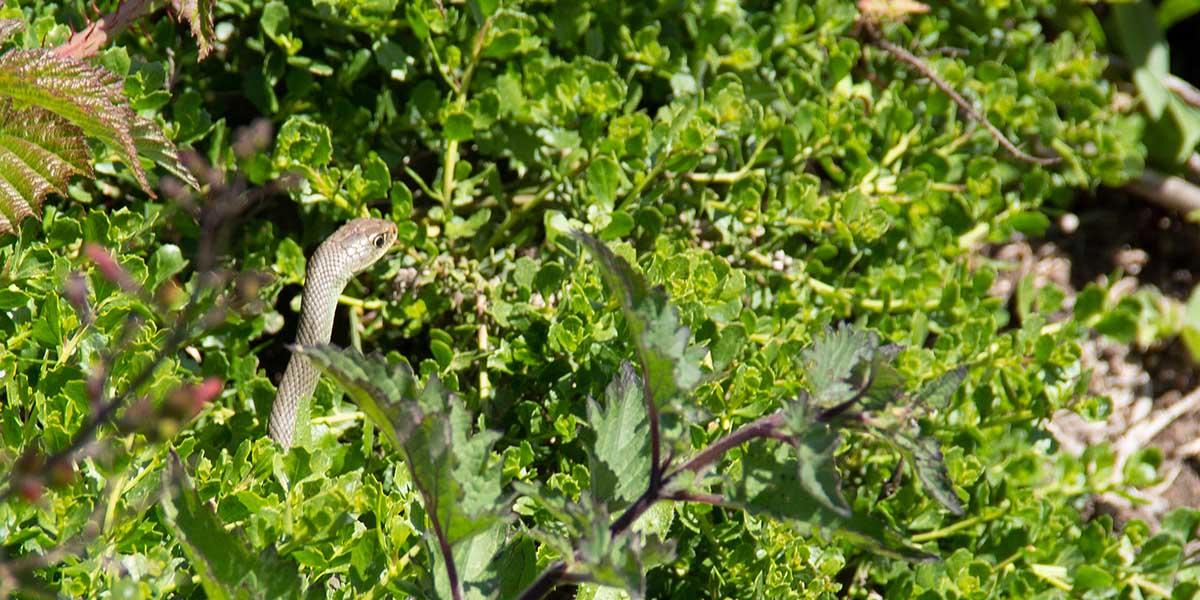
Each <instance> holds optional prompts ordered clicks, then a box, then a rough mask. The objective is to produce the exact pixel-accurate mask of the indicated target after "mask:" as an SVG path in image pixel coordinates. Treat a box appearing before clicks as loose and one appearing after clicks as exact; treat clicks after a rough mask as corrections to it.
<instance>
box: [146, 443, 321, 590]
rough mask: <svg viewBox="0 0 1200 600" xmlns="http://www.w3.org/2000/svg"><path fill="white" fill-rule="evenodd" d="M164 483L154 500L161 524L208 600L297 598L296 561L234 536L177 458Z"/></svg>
mask: <svg viewBox="0 0 1200 600" xmlns="http://www.w3.org/2000/svg"><path fill="white" fill-rule="evenodd" d="M164 479H165V481H164V483H165V485H166V488H167V492H166V493H164V494H163V495H162V497H161V499H160V501H159V508H160V510H161V514H162V521H163V522H164V523H165V524H166V525H167V527H168V529H170V530H171V532H172V533H174V535H175V538H176V539H177V540H179V544H180V546H181V547H182V548H183V551H184V554H185V555H187V557H188V562H189V564H190V566H191V567H192V568H193V569H194V570H195V571H196V574H197V575H198V576H199V578H200V585H201V587H203V588H204V593H205V595H206V596H208V597H209V598H216V599H224V598H239V599H240V598H255V597H268V598H294V597H298V596H299V594H300V577H299V574H298V572H297V568H296V565H295V563H293V562H292V561H291V560H287V559H282V558H280V557H278V556H277V555H275V554H274V551H273V550H268V551H267V552H266V553H264V554H261V555H260V554H257V553H255V552H254V551H253V550H252V549H251V547H250V545H249V544H248V543H247V542H246V541H245V540H244V539H242V538H241V537H240V536H239V535H238V534H237V533H235V532H232V531H227V530H226V529H225V524H224V523H222V522H221V519H220V518H219V517H218V516H217V515H216V514H215V513H214V512H213V510H212V509H211V508H209V507H208V506H206V505H205V504H204V502H203V501H202V500H201V499H200V496H199V494H197V492H196V487H195V485H194V484H193V483H192V481H191V478H190V477H188V475H187V473H186V472H185V471H184V468H183V464H182V463H181V462H180V460H179V457H178V455H176V454H175V453H174V452H172V453H171V458H170V461H169V463H168V466H167V469H166V472H165V473H164Z"/></svg>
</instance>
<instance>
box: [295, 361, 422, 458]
mask: <svg viewBox="0 0 1200 600" xmlns="http://www.w3.org/2000/svg"><path fill="white" fill-rule="evenodd" d="M295 351H297V352H300V353H301V354H303V355H304V356H307V357H308V359H309V360H310V361H312V363H313V364H314V365H316V366H317V368H318V369H320V370H321V371H322V372H323V373H325V374H327V375H329V376H331V377H333V379H334V380H335V381H337V383H338V385H340V386H341V387H342V389H343V390H345V391H346V393H347V394H350V397H351V398H353V399H354V402H355V403H356V404H358V407H359V408H361V409H362V411H363V412H364V413H366V415H367V417H368V418H370V419H371V422H372V423H374V424H375V426H376V427H378V428H379V430H380V431H382V432H383V434H384V438H385V439H386V440H387V441H388V443H390V444H391V445H392V447H393V448H395V449H396V450H402V449H403V448H404V444H405V443H406V442H407V440H408V438H409V436H411V435H412V434H413V432H414V431H415V430H416V429H417V427H418V425H419V424H420V423H421V420H422V418H423V417H422V414H421V409H420V407H418V406H417V404H416V388H417V384H416V377H415V376H414V375H413V372H412V369H411V368H409V366H408V365H407V364H406V363H400V364H397V365H389V364H387V361H386V360H385V359H384V358H383V357H382V356H379V355H371V356H363V355H362V353H360V352H359V351H358V350H355V349H353V348H348V349H344V348H338V347H337V346H333V345H318V346H303V347H299V348H296V350H295ZM297 427H300V423H297Z"/></svg>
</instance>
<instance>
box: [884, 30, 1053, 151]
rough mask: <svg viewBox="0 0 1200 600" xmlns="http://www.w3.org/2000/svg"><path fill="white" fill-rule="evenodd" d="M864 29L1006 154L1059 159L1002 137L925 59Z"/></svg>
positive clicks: (998, 130) (1000, 132) (1002, 133)
mask: <svg viewBox="0 0 1200 600" xmlns="http://www.w3.org/2000/svg"><path fill="white" fill-rule="evenodd" d="M865 30H866V32H867V34H868V36H869V37H870V38H871V40H872V41H874V42H875V45H877V46H879V47H880V48H883V50H884V51H886V52H887V53H888V54H891V55H892V57H893V58H895V59H896V60H898V61H900V62H903V63H906V64H908V65H909V66H910V67H912V68H914V69H916V70H917V72H918V73H920V74H922V75H924V76H925V77H926V78H928V79H929V80H930V81H932V82H933V85H935V86H937V88H938V89H939V90H942V93H943V94H946V95H947V96H949V97H950V100H952V101H953V102H954V103H955V104H956V105H958V107H959V108H960V109H961V110H962V111H963V112H964V113H966V115H967V118H968V119H970V120H972V121H975V122H976V123H979V124H980V125H983V127H984V129H987V131H988V133H989V134H991V136H992V138H993V139H995V140H996V143H998V144H1000V145H1001V146H1002V147H1004V149H1005V150H1007V151H1008V153H1009V154H1011V155H1013V157H1014V158H1016V159H1017V160H1020V161H1023V162H1027V163H1033V164H1035V165H1042V166H1049V165H1053V164H1057V163H1059V162H1061V161H1062V158H1061V157H1058V156H1052V157H1043V156H1033V155H1032V154H1029V153H1027V152H1025V151H1023V150H1021V149H1020V148H1018V147H1017V146H1016V144H1014V143H1012V142H1011V141H1009V139H1008V138H1007V137H1005V135H1004V132H1002V131H1000V129H999V128H997V127H996V126H995V125H992V122H991V121H989V120H988V119H987V117H985V116H983V114H981V113H980V112H979V111H978V110H975V107H974V106H972V105H971V103H970V102H967V100H966V98H963V97H962V94H959V93H958V91H957V90H955V89H954V88H953V87H951V86H950V84H949V83H947V82H946V80H945V79H942V78H941V76H940V75H938V74H937V73H936V72H934V70H933V68H932V67H930V66H929V65H928V64H927V63H926V62H925V61H923V60H921V59H919V58H917V57H916V56H915V55H913V53H912V52H909V51H908V50H905V49H904V48H901V47H900V46H897V45H896V44H893V43H891V42H890V41H888V40H887V39H886V38H884V37H883V33H882V32H880V31H879V30H878V29H876V27H875V26H874V25H873V24H870V23H868V24H867V26H866V28H865Z"/></svg>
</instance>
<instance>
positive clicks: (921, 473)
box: [888, 432, 964, 516]
mask: <svg viewBox="0 0 1200 600" xmlns="http://www.w3.org/2000/svg"><path fill="white" fill-rule="evenodd" d="M888 439H891V440H893V441H894V442H895V444H896V446H897V447H898V448H900V450H901V452H903V453H904V457H905V459H906V460H908V462H909V464H911V465H912V467H913V470H914V471H916V473H917V479H920V480H921V485H922V486H923V487H924V488H925V491H926V492H928V493H929V495H931V496H933V498H934V500H937V501H938V503H939V504H941V505H942V506H944V507H946V510H949V511H950V512H951V513H954V515H955V516H962V515H963V513H964V511H963V505H962V501H961V500H959V499H958V495H957V494H955V493H954V483H953V482H951V480H950V474H949V473H947V472H946V463H945V461H944V460H943V458H942V450H941V448H939V447H938V441H937V440H936V439H933V438H929V437H917V436H915V435H908V434H906V433H903V432H900V433H897V434H894V435H890V436H888Z"/></svg>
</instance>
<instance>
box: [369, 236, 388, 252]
mask: <svg viewBox="0 0 1200 600" xmlns="http://www.w3.org/2000/svg"><path fill="white" fill-rule="evenodd" d="M372 241H373V242H374V243H375V247H376V248H381V249H382V248H383V247H384V246H385V245H386V244H387V240H386V239H384V237H383V236H382V235H377V236H375V239H374V240H372Z"/></svg>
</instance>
